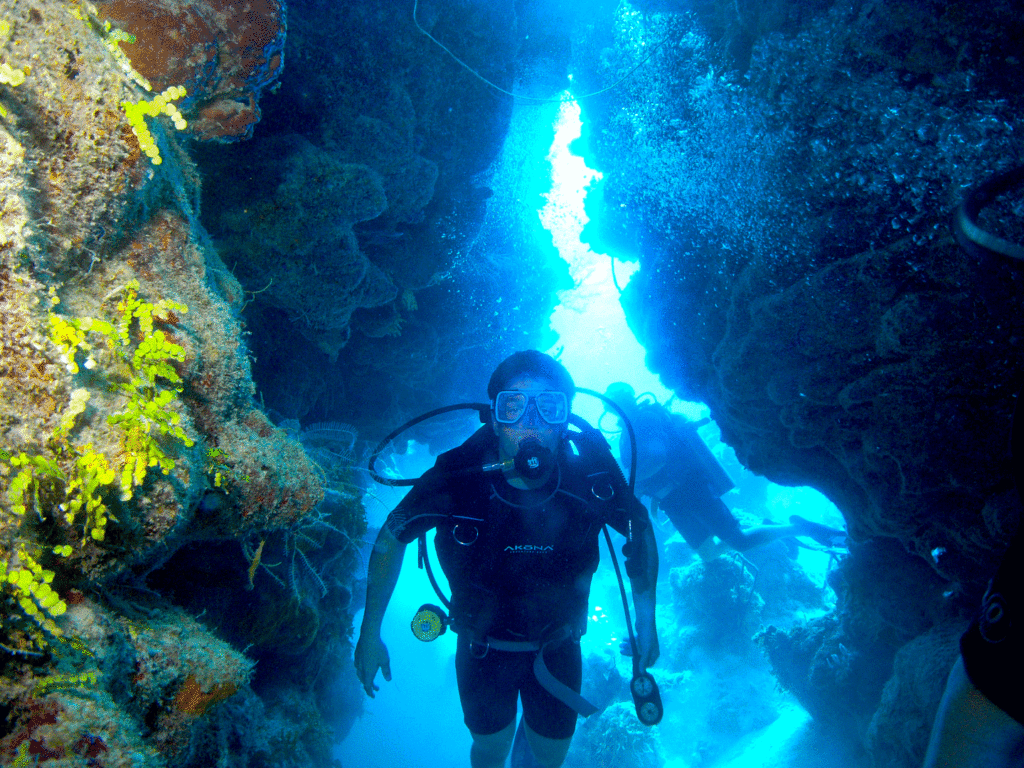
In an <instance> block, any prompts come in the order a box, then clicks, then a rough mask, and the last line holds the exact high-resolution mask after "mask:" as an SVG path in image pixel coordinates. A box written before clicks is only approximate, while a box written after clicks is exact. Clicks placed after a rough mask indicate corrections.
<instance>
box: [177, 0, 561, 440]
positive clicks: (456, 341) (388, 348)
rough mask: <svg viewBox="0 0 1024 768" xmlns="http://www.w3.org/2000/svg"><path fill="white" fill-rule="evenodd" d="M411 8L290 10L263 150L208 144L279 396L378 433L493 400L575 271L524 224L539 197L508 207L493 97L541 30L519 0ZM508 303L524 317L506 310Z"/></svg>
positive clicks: (211, 225) (252, 322) (316, 415)
mask: <svg viewBox="0 0 1024 768" xmlns="http://www.w3.org/2000/svg"><path fill="white" fill-rule="evenodd" d="M412 11H413V4H412V3H406V2H394V1H392V0H387V1H386V2H381V3H356V2H348V3H335V2H316V1H315V0H307V1H306V2H302V3H293V4H292V5H291V6H290V9H289V34H288V42H287V44H286V48H285V60H286V62H287V66H286V68H285V72H284V74H283V76H282V81H281V82H282V86H281V89H280V91H278V92H277V93H276V94H275V95H273V96H270V97H268V98H267V99H265V100H264V103H263V110H264V119H263V122H262V123H261V124H260V126H259V128H258V130H257V131H256V135H255V138H254V140H253V141H251V142H246V143H242V144H238V145H235V146H231V147H222V146H207V147H200V148H198V151H197V158H198V162H199V165H200V168H201V172H202V174H203V178H204V190H205V195H204V203H203V214H202V217H203V223H204V225H205V226H206V227H207V228H208V230H209V231H210V233H211V235H212V237H213V239H214V242H215V244H216V246H217V249H218V251H219V253H220V254H221V256H222V258H223V259H224V261H225V262H226V263H227V264H228V265H229V267H230V268H231V270H232V272H233V274H234V275H235V276H236V277H237V278H238V280H239V281H240V282H241V284H242V286H243V287H244V290H245V291H246V300H245V310H244V312H243V316H244V318H245V322H246V325H247V327H248V328H249V329H250V330H251V331H252V337H251V344H252V349H253V352H254V355H255V373H256V377H257V380H258V382H259V388H260V393H261V396H262V398H263V401H264V402H265V404H266V405H267V407H268V408H269V409H271V410H272V411H273V412H274V413H275V414H276V415H277V416H278V417H279V418H281V419H295V420H298V421H300V422H302V423H310V422H312V423H315V422H318V421H323V420H341V421H343V422H346V423H349V424H352V425H354V426H355V427H357V428H358V430H359V432H360V433H361V434H362V435H366V436H369V437H372V438H373V441H374V442H375V441H376V439H379V438H380V437H382V436H383V435H384V434H386V433H387V432H389V431H391V429H393V428H394V427H396V426H398V425H399V424H401V423H402V422H403V421H405V420H406V419H407V418H409V417H411V416H414V415H418V414H419V413H422V412H423V411H425V410H427V409H429V408H431V407H435V406H438V405H446V404H449V403H451V402H454V401H458V400H478V399H479V398H480V397H481V392H482V391H483V390H484V386H485V384H486V375H487V371H489V370H490V369H491V368H492V367H493V365H494V364H496V363H497V361H499V360H500V359H501V358H502V357H504V356H505V355H506V354H507V353H508V352H509V351H512V350H514V349H518V348H521V347H527V346H532V345H543V341H542V335H541V329H542V328H543V326H544V324H545V323H544V318H546V317H547V315H548V314H549V312H550V309H551V307H552V306H553V303H554V300H555V299H554V290H555V288H557V287H561V286H562V284H563V283H564V281H565V279H566V272H565V270H564V269H563V270H562V271H561V272H558V271H556V269H555V267H553V266H549V265H548V264H547V263H546V259H544V258H543V256H544V252H543V251H541V246H540V244H539V243H537V242H535V241H534V239H533V237H532V231H531V230H530V228H529V225H523V224H519V223H515V222H517V220H518V219H525V213H524V211H525V210H527V209H528V208H529V205H528V203H526V202H525V201H524V202H523V203H522V204H521V206H520V207H519V208H518V209H516V210H514V211H506V210H502V211H501V212H500V213H498V214H497V215H496V210H497V209H496V206H495V205H494V203H495V202H497V200H496V199H495V198H494V195H495V191H496V190H493V189H492V184H494V183H496V182H495V180H493V176H492V175H491V171H490V169H491V166H492V163H493V162H494V160H495V159H496V158H497V156H498V153H499V151H500V149H501V147H502V142H503V141H504V138H505V135H506V132H507V131H508V129H509V126H510V121H511V115H512V109H513V100H512V98H511V97H509V96H508V95H506V94H503V93H501V92H500V91H499V90H497V89H496V88H495V87H494V86H497V87H498V88H504V89H506V90H507V89H512V88H513V87H518V85H519V83H518V82H517V81H516V78H515V72H516V66H515V65H516V57H517V53H518V50H519V44H520V41H521V40H522V39H523V37H525V36H528V31H526V30H524V29H522V28H521V26H520V25H521V24H522V23H523V22H522V20H521V18H520V16H519V15H517V10H516V8H515V7H514V4H513V3H511V2H498V3H483V2H469V1H468V0H460V1H459V2H450V3H434V2H424V3H419V4H418V6H417V16H416V20H415V21H414V19H413V15H412ZM428 32H429V33H430V35H431V36H432V37H433V38H434V40H431V39H430V38H428V37H427V36H426V34H425V33H428ZM435 41H436V42H435ZM441 45H444V46H445V47H447V48H448V49H449V51H450V52H451V54H455V55H457V56H458V57H459V58H460V59H462V60H463V61H466V62H472V63H473V66H475V67H477V69H478V71H477V72H476V74H474V73H472V72H470V71H468V70H467V69H466V68H465V67H463V66H461V65H460V64H459V63H458V62H457V61H456V60H455V59H454V58H453V57H452V55H451V54H450V53H449V52H447V51H445V50H444V49H443V48H442V47H441ZM563 58H564V57H563ZM562 63H563V66H564V61H563V62H562ZM481 77H483V78H487V79H488V80H489V81H491V82H492V83H493V84H494V86H491V85H488V84H486V83H485V82H483V81H482V80H481V79H480V78H481ZM533 92H534V93H537V94H539V95H540V96H551V95H554V93H555V91H554V90H552V88H551V86H547V87H546V90H545V89H544V88H543V87H542V88H534V89H533ZM504 192H507V190H497V193H498V198H501V196H502V194H503V193H504ZM488 217H490V218H488ZM534 228H535V229H539V225H536V224H535V225H534ZM499 300H500V301H501V302H503V303H504V306H508V307H511V306H519V307H520V310H519V311H517V312H515V313H511V312H510V313H504V312H501V313H496V312H495V307H496V305H497V304H498V302H499ZM421 436H422V437H424V438H425V439H429V437H430V436H429V435H427V434H426V433H421Z"/></svg>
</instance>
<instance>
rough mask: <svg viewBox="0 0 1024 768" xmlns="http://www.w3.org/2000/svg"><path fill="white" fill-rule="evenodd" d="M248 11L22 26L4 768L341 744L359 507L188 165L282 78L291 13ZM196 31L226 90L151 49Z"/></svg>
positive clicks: (165, 761)
mask: <svg viewBox="0 0 1024 768" xmlns="http://www.w3.org/2000/svg"><path fill="white" fill-rule="evenodd" d="M231 5H232V4H220V7H219V8H218V9H214V10H213V11H211V10H210V8H209V7H207V6H200V5H198V4H191V5H189V6H188V7H184V8H182V7H179V6H177V5H173V4H159V3H151V4H149V5H148V6H146V7H142V6H141V5H140V4H130V3H116V4H115V3H110V4H100V6H99V7H97V6H94V5H92V4H90V3H81V4H78V3H65V2H49V1H47V0H40V1H39V2H35V1H34V0H33V1H31V2H22V1H21V0H18V1H17V2H13V3H11V2H6V1H5V2H3V3H0V67H2V69H0V72H2V80H0V146H2V148H3V149H2V152H0V190H2V194H3V197H2V203H0V204H2V209H0V290H2V294H0V329H2V334H0V345H2V346H0V600H2V610H3V614H2V622H0V717H2V719H3V724H2V726H0V762H2V763H3V764H4V765H12V764H18V765H21V764H26V765H27V764H33V765H34V764H37V763H38V764H42V763H44V762H46V761H49V760H67V761H69V762H65V763H61V764H83V765H84V764H89V765H137V766H149V765H152V766H159V765H195V766H200V765H202V766H206V765H213V764H218V762H219V764H222V765H249V764H251V762H250V759H251V758H252V757H253V756H254V755H256V754H257V753H259V754H261V755H262V757H261V759H263V760H265V761H268V763H269V764H281V760H283V759H285V758H284V757H283V756H285V755H287V758H288V759H289V760H292V759H294V760H298V761H301V760H306V761H308V762H309V764H317V765H323V764H327V763H329V748H330V744H331V743H332V740H333V738H334V733H333V731H332V729H334V728H336V727H340V725H341V724H340V721H339V718H338V717H337V714H336V710H330V709H327V708H326V707H324V704H325V702H326V701H328V700H330V701H331V702H332V703H333V702H334V701H336V697H335V696H334V695H333V694H334V693H336V692H337V691H336V690H334V689H335V688H336V687H337V685H338V683H337V681H338V680H339V674H340V671H339V666H340V664H341V663H342V661H343V659H344V658H345V654H346V652H347V647H348V638H349V633H350V623H351V613H350V611H349V605H350V602H351V595H352V585H351V580H352V579H353V578H354V577H355V572H356V570H357V566H358V552H357V549H358V544H357V542H358V539H359V537H360V536H361V535H362V534H363V532H364V530H365V522H364V515H363V510H362V507H361V503H360V501H359V493H358V489H357V488H356V487H355V486H354V484H353V483H352V481H351V477H348V476H347V475H346V474H345V472H344V469H343V468H335V469H333V470H332V471H331V473H330V477H328V472H326V471H325V470H324V469H323V468H322V467H318V466H317V465H316V464H315V463H314V462H313V461H311V460H310V458H309V457H308V455H307V452H306V450H305V449H304V447H303V445H302V444H301V443H300V442H299V441H298V440H297V439H296V437H295V435H293V434H289V433H287V432H286V431H285V430H282V429H278V428H276V427H275V426H274V425H273V423H272V422H271V421H270V420H269V419H268V418H267V416H266V415H265V414H264V412H263V411H262V410H261V409H260V408H258V407H257V405H256V401H255V399H254V395H255V386H254V383H253V378H252V375H251V370H250V357H249V352H248V349H247V347H246V344H245V340H244V336H243V326H242V323H241V321H240V318H239V310H240V308H241V306H242V305H243V303H244V301H245V292H244V290H243V288H242V286H241V285H240V284H239V282H238V281H237V280H236V278H235V277H234V276H233V275H232V274H231V272H230V271H229V270H228V269H227V268H226V267H225V265H224V263H223V262H222V260H221V259H220V257H219V256H218V254H217V252H216V250H215V249H214V247H213V245H212V243H211V241H210V238H209V236H208V235H207V233H206V231H205V229H204V228H203V227H202V225H201V223H200V221H199V204H200V191H201V184H200V177H199V173H198V170H197V167H196V165H195V163H194V162H193V160H192V159H191V157H190V154H189V150H188V141H190V140H191V138H190V137H195V138H197V139H210V138H220V139H224V138H226V137H230V138H243V137H244V135H245V133H246V130H244V129H240V128H239V125H240V124H239V122H238V116H239V114H240V112H239V110H234V109H229V108H227V107H226V106H225V103H224V101H225V99H235V100H237V101H238V102H239V103H241V102H242V101H244V102H246V103H247V104H248V105H249V107H250V109H251V110H256V104H255V100H256V98H258V96H259V93H260V91H261V90H262V88H263V87H265V86H268V85H270V84H271V83H272V82H273V81H274V79H275V77H276V74H277V72H278V71H279V69H280V52H279V51H277V50H276V49H275V47H274V46H275V45H278V46H279V45H280V44H282V43H283V35H284V16H283V5H281V4H278V3H264V4H258V3H257V4H251V5H250V6H248V10H247V13H248V15H247V16H246V17H245V19H243V20H239V19H238V18H237V16H232V13H233V9H232V7H231ZM211 7H212V5H211ZM108 12H109V13H108ZM176 13H178V14H179V15H175V14H176ZM147 14H148V15H147ZM200 18H201V20H205V21H204V23H206V22H210V24H209V26H208V29H207V31H208V32H209V35H210V39H209V42H208V45H207V46H206V48H210V47H211V46H212V47H215V48H216V49H217V51H218V52H217V55H216V57H215V58H216V61H217V63H218V66H219V67H220V68H219V69H217V70H216V71H212V70H211V71H206V72H205V75H204V76H205V80H202V79H200V80H196V79H195V78H193V77H192V76H191V75H187V74H183V72H184V70H183V69H182V66H183V64H182V62H183V60H187V61H186V63H192V64H195V62H194V61H192V59H191V58H190V55H191V54H190V53H189V52H182V51H179V50H177V49H175V48H174V47H173V46H170V47H167V48H160V47H159V46H157V45H155V44H154V39H155V38H154V35H155V32H156V30H155V27H154V25H156V24H157V22H156V21H154V19H159V24H158V26H159V31H160V32H161V34H162V37H161V38H160V39H161V40H164V41H166V40H168V39H172V40H178V41H179V42H180V41H182V40H186V39H188V34H187V32H188V30H190V29H192V28H193V26H194V25H195V24H197V23H199V22H198V21H197V19H200ZM112 20H113V21H112ZM214 20H216V21H218V24H213V23H212V22H213V21H214ZM176 25H177V26H176ZM254 29H258V30H259V31H260V32H261V33H268V32H269V36H267V37H266V39H264V38H262V37H260V35H259V34H255V33H254ZM275 30H276V31H275ZM179 33H180V34H179ZM142 49H145V53H142V52H141V51H142ZM133 57H134V59H137V60H138V62H139V68H136V67H135V66H133V63H132V62H133ZM275 62H276V63H275ZM141 68H145V69H146V72H145V74H143V73H142V72H141V71H140V69H141ZM190 78H191V79H190ZM147 85H148V86H149V89H147V87H146V86H147ZM181 85H185V88H184V90H185V93H182V92H181V90H179V88H178V86H181ZM191 89H194V90H191ZM175 103H177V106H175ZM218 115H219V116H220V117H219V118H218ZM193 116H194V117H195V119H196V122H195V124H194V126H193V128H192V130H191V132H190V130H189V127H188V120H190V119H192V118H193ZM257 117H258V111H256V112H252V113H251V114H250V115H249V118H247V119H250V121H255V119H256V118H257ZM218 119H221V120H223V122H222V123H221V124H220V129H217V128H216V126H215V125H214V123H216V121H217V120H218ZM229 123H230V125H229ZM197 553H199V555H197ZM200 555H201V557H202V558H203V559H204V562H205V563H206V565H207V568H206V570H201V569H199V568H197V567H196V565H195V563H196V558H197V556H200ZM213 563H216V567H212V564H213ZM199 575H205V576H207V577H208V578H207V579H203V578H199V577H198V576H199ZM322 614H323V618H321V615H322ZM198 617H203V618H198ZM282 627H284V628H282ZM321 629H322V630H323V631H320V630H321ZM300 650H301V651H304V652H306V653H305V654H304V655H302V656H301V657H298V658H294V657H296V655H297V652H298V651H300ZM257 661H261V662H265V663H264V664H263V665H262V667H260V668H257V667H256V662H257ZM329 692H330V695H329ZM268 724H269V725H268ZM297 738H299V739H301V740H302V741H301V744H296V743H295V740H296V739H297ZM76 761H77V762H76Z"/></svg>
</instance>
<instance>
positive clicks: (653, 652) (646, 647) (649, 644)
mask: <svg viewBox="0 0 1024 768" xmlns="http://www.w3.org/2000/svg"><path fill="white" fill-rule="evenodd" d="M636 645H637V650H639V651H640V658H639V661H640V669H647V668H648V667H652V666H654V662H656V661H657V660H658V657H659V656H660V655H661V645H660V644H659V642H658V628H657V627H656V626H655V625H654V620H653V619H652V620H651V621H637V623H636Z"/></svg>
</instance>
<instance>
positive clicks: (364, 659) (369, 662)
mask: <svg viewBox="0 0 1024 768" xmlns="http://www.w3.org/2000/svg"><path fill="white" fill-rule="evenodd" d="M353 658H354V661H355V665H356V675H357V676H358V677H359V682H361V683H362V684H363V690H364V691H366V695H367V696H369V697H370V698H371V699H372V698H375V697H374V695H373V692H374V691H379V690H380V686H379V685H375V684H374V682H373V678H375V677H376V676H377V670H378V669H379V670H380V671H381V674H382V675H383V676H384V679H385V680H387V681H388V682H389V683H390V682H391V657H390V656H388V647H387V646H386V645H384V641H383V640H381V639H380V635H373V636H370V637H367V636H365V635H362V634H360V635H359V642H358V643H356V650H355V653H354V654H353Z"/></svg>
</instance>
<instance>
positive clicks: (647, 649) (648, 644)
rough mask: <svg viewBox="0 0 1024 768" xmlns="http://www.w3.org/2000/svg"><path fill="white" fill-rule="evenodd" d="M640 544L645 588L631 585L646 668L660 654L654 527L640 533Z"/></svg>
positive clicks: (656, 555) (641, 652)
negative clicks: (643, 553)
mask: <svg viewBox="0 0 1024 768" xmlns="http://www.w3.org/2000/svg"><path fill="white" fill-rule="evenodd" d="M642 536H643V538H642V540H641V542H640V543H641V545H642V546H643V547H644V548H645V549H646V552H647V555H646V557H645V559H644V562H645V564H646V571H647V572H646V574H645V576H646V578H645V579H644V582H646V583H645V584H644V587H645V589H643V590H642V591H640V590H638V589H637V588H636V585H635V584H634V585H631V586H632V587H633V608H634V609H635V610H636V630H637V643H638V645H639V646H640V649H639V650H640V666H641V667H643V668H644V669H646V668H647V667H649V666H651V665H652V664H654V662H655V661H657V660H658V656H659V655H660V654H661V651H660V648H659V644H658V628H657V624H656V623H655V619H654V608H655V603H656V591H657V584H658V542H657V541H656V540H655V538H654V529H653V528H652V527H651V526H650V525H648V526H647V529H646V530H645V531H644V532H643V534H642Z"/></svg>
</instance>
